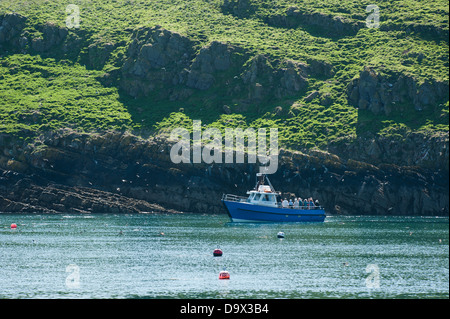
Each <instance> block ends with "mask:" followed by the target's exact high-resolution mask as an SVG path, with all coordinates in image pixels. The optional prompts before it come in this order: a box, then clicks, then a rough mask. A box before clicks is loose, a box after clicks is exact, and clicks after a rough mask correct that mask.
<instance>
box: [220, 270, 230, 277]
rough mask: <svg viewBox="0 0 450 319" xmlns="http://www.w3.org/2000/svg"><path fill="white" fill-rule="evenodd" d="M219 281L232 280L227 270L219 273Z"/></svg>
mask: <svg viewBox="0 0 450 319" xmlns="http://www.w3.org/2000/svg"><path fill="white" fill-rule="evenodd" d="M219 279H230V273H229V272H228V271H226V270H222V271H221V272H220V273H219Z"/></svg>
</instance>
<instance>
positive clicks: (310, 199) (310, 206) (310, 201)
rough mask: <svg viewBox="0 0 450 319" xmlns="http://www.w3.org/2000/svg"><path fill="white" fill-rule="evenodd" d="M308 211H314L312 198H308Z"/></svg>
mask: <svg viewBox="0 0 450 319" xmlns="http://www.w3.org/2000/svg"><path fill="white" fill-rule="evenodd" d="M309 209H314V201H313V199H312V197H310V198H309Z"/></svg>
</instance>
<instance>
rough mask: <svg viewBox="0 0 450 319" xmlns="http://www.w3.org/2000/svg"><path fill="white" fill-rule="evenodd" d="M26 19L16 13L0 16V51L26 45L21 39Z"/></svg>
mask: <svg viewBox="0 0 450 319" xmlns="http://www.w3.org/2000/svg"><path fill="white" fill-rule="evenodd" d="M26 21H27V18H26V17H24V16H21V15H20V14H17V13H7V14H4V15H0V49H2V48H4V47H6V46H10V47H11V48H16V49H18V48H21V47H24V46H25V45H26V43H24V40H23V39H22V40H20V39H21V37H20V36H21V34H22V31H23V29H24V27H25V23H26Z"/></svg>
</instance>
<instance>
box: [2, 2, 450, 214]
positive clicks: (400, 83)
mask: <svg viewBox="0 0 450 319" xmlns="http://www.w3.org/2000/svg"><path fill="white" fill-rule="evenodd" d="M252 3H253V2H251V1H247V0H242V1H234V0H226V1H223V4H222V5H221V6H220V10H222V11H223V12H225V13H229V14H232V15H234V16H237V17H239V18H246V17H248V16H249V15H251V14H252V13H253V12H254V11H255V10H256V9H255V8H254V7H253V5H252ZM355 21H356V20H351V19H344V18H340V17H339V16H333V15H330V14H324V13H314V12H309V11H303V10H301V9H299V8H297V7H290V8H287V10H286V11H285V12H284V13H283V14H277V15H272V16H267V17H266V19H265V20H264V21H263V23H267V24H269V25H271V26H276V27H282V28H296V27H298V26H300V25H302V26H306V28H307V29H308V28H313V29H314V30H313V31H315V32H318V33H319V34H320V35H321V36H322V35H323V32H324V30H327V32H328V33H329V34H328V33H327V34H325V35H326V36H328V37H335V36H337V37H341V36H348V35H353V34H355V33H357V32H358V30H360V29H361V28H362V27H363V25H364V22H361V21H364V19H362V20H361V21H359V22H355ZM27 23H28V19H27V18H26V17H24V16H21V15H19V14H16V13H7V14H3V15H0V50H1V58H3V57H4V56H8V55H11V54H31V55H40V56H43V57H52V58H55V59H59V58H61V59H62V58H64V59H67V58H70V59H71V60H72V61H73V62H74V63H75V61H76V63H78V62H79V63H84V66H86V68H88V69H95V70H104V76H102V77H99V81H100V82H101V83H102V84H103V85H105V86H107V87H116V88H117V89H120V90H121V94H122V92H123V94H125V95H126V96H127V97H128V98H130V97H131V98H134V99H143V100H145V99H148V100H145V101H146V102H145V103H147V104H148V101H150V99H154V100H157V101H164V102H167V101H171V102H173V101H185V100H186V99H188V98H189V97H191V96H195V94H205V95H204V99H203V101H208V102H209V101H210V100H212V99H215V102H217V103H223V101H222V100H223V99H225V98H226V99H228V100H229V101H231V102H232V103H233V104H231V103H230V105H232V106H231V107H230V106H227V105H219V107H217V105H215V106H214V107H216V108H217V109H219V110H220V111H219V112H221V113H227V114H231V113H233V111H236V112H245V111H246V107H247V106H248V105H260V104H264V103H266V104H267V103H272V102H273V105H272V106H271V107H272V108H273V106H274V105H283V107H281V106H276V107H275V112H274V113H275V114H274V117H272V118H280V119H281V120H289V121H290V122H291V123H292V122H294V125H297V126H300V125H301V124H302V123H303V122H302V120H303V119H302V118H293V116H295V114H294V113H296V112H299V109H301V108H303V107H305V108H306V106H305V105H302V104H294V105H298V108H294V107H292V108H291V112H289V111H283V108H285V106H284V105H289V106H290V105H292V103H293V101H300V100H301V101H302V103H303V101H304V102H305V103H311V104H314V106H315V107H316V110H317V109H319V110H320V112H321V114H322V116H329V118H331V119H333V115H336V114H338V115H339V116H341V115H342V114H344V115H345V114H346V113H348V110H347V109H345V107H344V108H343V111H342V112H343V113H333V112H338V111H337V110H339V107H340V105H337V104H335V101H336V100H337V101H339V103H342V104H343V105H344V106H348V109H351V110H355V109H354V108H353V107H355V108H357V109H358V112H364V111H367V112H369V113H370V114H371V115H373V116H374V117H377V116H380V117H381V116H384V117H386V118H387V119H389V116H391V115H392V114H394V113H395V114H403V113H405V114H407V113H411V112H416V113H414V116H417V114H419V116H420V114H423V113H421V112H428V113H430V112H436V113H439V112H440V114H441V115H440V116H442V115H444V116H445V115H446V116H448V112H447V113H445V112H442V110H443V108H442V106H443V104H445V103H446V102H447V103H448V90H449V84H448V81H445V80H437V79H435V78H432V77H430V78H429V79H427V80H425V81H423V80H419V79H418V77H417V76H413V75H409V74H408V73H406V72H405V71H402V70H397V69H396V71H393V70H391V69H389V68H383V67H372V66H366V67H362V68H361V69H357V71H358V70H359V73H357V74H356V75H355V76H354V77H353V75H354V74H353V73H352V75H351V76H348V77H347V76H346V75H345V74H344V75H342V74H343V73H345V72H343V71H344V69H345V68H343V67H342V66H341V68H340V69H339V67H336V66H335V65H332V64H331V63H330V62H329V61H325V60H324V59H323V57H322V58H319V57H317V58H316V57H315V55H314V54H311V55H309V57H305V58H304V61H295V60H292V59H289V58H285V57H283V56H282V57H281V58H280V56H278V55H277V54H272V55H271V54H264V52H261V51H257V50H251V49H250V48H249V47H248V46H247V47H245V46H243V45H240V44H232V43H229V42H225V41H216V40H212V41H203V42H201V41H199V38H198V37H197V38H190V37H188V36H186V35H182V34H181V33H178V32H174V31H170V30H167V29H165V28H163V27H161V26H157V25H156V26H152V27H136V28H134V29H129V30H128V29H127V30H125V31H127V32H128V31H129V33H128V34H127V36H126V37H125V39H126V40H123V41H117V42H114V41H108V40H105V39H103V38H102V37H101V36H98V37H93V36H92V34H89V32H88V31H83V30H81V31H74V30H68V29H67V28H65V27H61V26H58V25H56V24H54V23H50V22H47V23H43V24H34V23H33V24H32V25H31V24H27ZM383 27H384V28H386V26H384V25H383ZM283 30H284V29H283ZM436 30H437V31H436V32H437V33H438V35H437V37H438V38H439V37H441V34H442V32H440V31H439V30H438V29H436ZM122 31H123V30H122ZM125 31H123V32H125ZM272 31H273V30H272ZM438 31H439V32H438ZM313 33H314V32H313ZM444 34H445V32H444ZM447 34H448V31H447ZM321 43H322V42H321ZM272 49H274V50H275V51H277V50H278V47H274V48H272ZM312 51H314V50H312ZM272 53H273V51H272ZM403 55H405V56H407V57H408V59H410V60H411V61H412V60H413V61H415V62H421V61H422V60H423V59H424V56H423V54H421V53H420V52H419V53H417V52H409V51H408V52H406V51H405V52H404V54H403ZM302 59H303V58H302ZM415 62H414V63H415ZM108 63H109V65H108V67H107V68H106V69H104V67H105V65H106V64H108ZM4 65H5V68H8V72H17V71H15V70H16V68H15V67H10V65H9V64H8V63H4ZM2 66H3V64H2ZM447 67H448V61H447ZM39 70H40V71H42V72H43V74H41V75H42V76H43V77H45V74H44V73H45V70H44V68H40V69H39ZM27 71H28V70H27ZM336 73H338V74H340V76H341V78H335V77H334V76H335V74H336ZM86 76H89V74H87V75H86ZM352 77H353V78H352ZM0 79H3V75H0ZM339 81H342V83H339V84H336V83H337V82H339ZM335 84H336V85H335ZM50 86H51V85H50ZM310 86H313V88H311V87H310ZM336 88H337V89H336ZM319 90H320V91H319ZM327 90H330V92H328V91H327ZM332 90H339V92H333V91H332ZM92 94H94V93H93V92H92ZM96 94H97V95H96V96H98V95H99V94H98V92H96ZM78 99H82V97H78V96H77V99H76V100H77V101H78ZM33 101H34V100H33ZM152 101H153V100H152ZM197 101H198V100H196V102H197ZM81 102H82V101H80V108H79V110H78V111H80V113H81V111H82V104H81ZM145 103H144V104H143V105H141V106H142V107H143V108H145V107H147V106H148V105H147V104H145ZM35 104H36V105H33V108H31V109H30V110H27V112H23V113H21V114H18V115H17V116H15V115H13V117H16V118H19V117H21V118H22V120H23V122H21V124H22V123H25V124H29V123H32V124H33V125H35V126H36V125H39V123H41V122H43V120H47V119H44V118H43V117H44V116H43V115H42V113H40V110H39V108H38V105H40V104H41V103H40V102H39V103H35ZM211 104H213V103H211ZM77 105H78V104H77ZM138 109H139V108H138ZM286 109H288V110H289V107H286ZM213 111H214V110H213ZM16 112H17V111H16V110H13V111H11V112H10V113H11V114H16ZM268 113H270V112H268ZM284 113H286V114H284ZM11 114H9V115H11ZM303 114H304V115H305V116H308V115H309V114H308V113H307V112H305V113H303ZM219 115H220V114H219ZM257 115H261V116H262V115H263V114H257ZM57 116H58V115H56V119H55V118H53V120H54V121H56V122H57V120H58V118H57ZM269 116H272V115H271V114H269ZM282 116H284V117H285V118H282ZM50 120H51V119H49V121H50ZM294 120H295V121H298V123H297V122H295V121H294ZM443 122H444V121H443ZM280 123H286V121H284V122H280ZM327 124H328V123H327ZM447 124H448V121H447ZM74 127H76V123H75V125H74ZM327 132H328V131H326V133H323V134H328V133H327ZM153 133H154V132H153ZM400 133H401V134H397V135H395V136H392V135H389V136H387V135H383V134H378V133H377V132H364V133H363V134H359V135H358V136H357V137H355V136H344V137H340V138H339V139H335V140H332V141H329V142H327V145H326V146H325V147H323V148H324V149H326V150H327V151H317V150H312V151H311V150H310V151H308V152H306V151H305V153H302V152H296V151H286V150H282V151H281V152H280V158H279V169H278V171H277V173H276V174H274V175H273V176H271V180H272V182H273V184H274V185H275V187H276V188H277V189H278V190H280V191H282V192H284V193H285V194H286V196H291V195H292V196H294V194H295V196H300V197H310V196H312V197H314V198H317V199H319V200H320V202H321V204H322V205H324V206H325V208H326V210H327V212H329V213H332V214H399V215H435V216H437V215H448V213H449V208H448V206H449V204H448V201H449V200H448V190H449V177H448V167H449V146H448V145H449V140H448V133H442V132H434V133H429V132H425V131H423V130H422V131H413V130H409V131H407V132H406V131H405V132H400ZM24 134H25V136H26V137H27V138H28V139H27V140H26V141H25V140H23V139H22V138H21V137H20V136H19V134H17V135H16V134H14V133H0V211H9V212H92V213H133V212H142V211H148V212H151V211H164V212H174V211H186V212H187V211H189V212H201V213H223V212H224V210H223V208H222V206H221V204H220V198H221V196H222V194H223V193H235V194H238V195H243V194H245V192H246V191H247V190H248V189H249V188H252V187H253V186H254V178H255V173H256V172H257V167H256V166H255V165H252V164H239V165H238V164H235V165H232V164H213V165H206V164H195V165H194V164H178V165H176V164H173V163H172V162H171V161H170V157H169V152H170V147H171V143H169V142H168V141H167V140H166V139H164V138H161V137H158V136H157V135H156V134H155V135H154V136H155V137H150V138H149V139H143V138H142V137H141V136H136V135H133V134H131V133H127V132H123V131H108V132H94V133H80V132H78V131H75V130H73V129H61V130H48V131H39V132H38V134H35V135H33V134H27V132H25V133H24ZM320 134H322V133H320ZM22 137H23V136H22Z"/></svg>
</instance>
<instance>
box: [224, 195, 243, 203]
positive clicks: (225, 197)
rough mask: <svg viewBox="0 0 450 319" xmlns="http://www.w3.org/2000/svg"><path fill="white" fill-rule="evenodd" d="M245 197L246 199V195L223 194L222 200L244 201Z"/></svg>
mask: <svg viewBox="0 0 450 319" xmlns="http://www.w3.org/2000/svg"><path fill="white" fill-rule="evenodd" d="M247 199H248V198H247V197H244V196H237V195H233V194H223V195H222V200H226V201H229V202H246V201H247Z"/></svg>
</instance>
